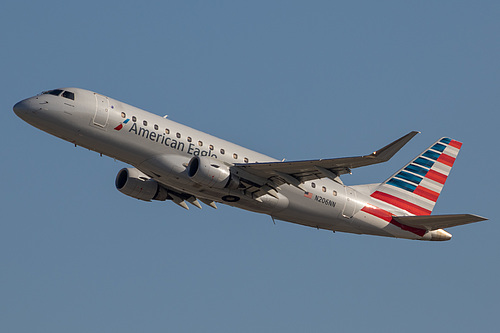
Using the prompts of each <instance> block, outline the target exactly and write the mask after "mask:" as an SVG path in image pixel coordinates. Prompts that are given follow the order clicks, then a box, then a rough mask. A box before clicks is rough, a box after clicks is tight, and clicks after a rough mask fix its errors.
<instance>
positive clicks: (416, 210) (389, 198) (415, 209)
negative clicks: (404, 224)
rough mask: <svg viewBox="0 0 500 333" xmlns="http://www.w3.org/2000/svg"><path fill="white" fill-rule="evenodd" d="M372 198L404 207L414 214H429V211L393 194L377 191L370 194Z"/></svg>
mask: <svg viewBox="0 0 500 333" xmlns="http://www.w3.org/2000/svg"><path fill="white" fill-rule="evenodd" d="M371 197H372V198H375V199H378V200H380V201H383V202H387V203H388V204H391V205H393V206H396V207H398V208H401V209H404V210H406V211H407V212H410V213H412V214H415V215H431V211H430V210H427V209H425V208H422V207H420V206H417V205H415V204H413V203H411V202H408V201H406V200H403V199H401V198H398V197H395V196H393V195H390V194H387V193H384V192H380V191H377V192H375V193H373V194H372V195H371Z"/></svg>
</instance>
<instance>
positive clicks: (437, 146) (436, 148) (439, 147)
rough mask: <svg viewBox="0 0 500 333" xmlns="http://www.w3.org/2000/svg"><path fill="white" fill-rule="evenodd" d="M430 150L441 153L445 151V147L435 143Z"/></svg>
mask: <svg viewBox="0 0 500 333" xmlns="http://www.w3.org/2000/svg"><path fill="white" fill-rule="evenodd" d="M431 149H434V150H437V151H440V152H443V151H444V150H445V149H446V146H445V145H442V144H440V143H436V144H435V145H434V146H432V147H431Z"/></svg>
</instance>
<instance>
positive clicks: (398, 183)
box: [387, 178, 417, 192]
mask: <svg viewBox="0 0 500 333" xmlns="http://www.w3.org/2000/svg"><path fill="white" fill-rule="evenodd" d="M387 184H389V185H392V186H396V187H399V188H402V189H403V190H407V191H410V192H413V191H415V189H416V188H417V187H416V186H415V185H412V184H410V183H407V182H405V181H402V180H400V179H397V178H392V179H391V180H389V181H388V182H387Z"/></svg>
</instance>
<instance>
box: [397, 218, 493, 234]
mask: <svg viewBox="0 0 500 333" xmlns="http://www.w3.org/2000/svg"><path fill="white" fill-rule="evenodd" d="M393 219H394V220H395V221H397V222H399V223H401V224H404V225H407V226H409V227H415V228H421V229H422V228H423V229H427V230H437V229H444V228H451V227H456V226H459V225H464V224H469V223H474V222H480V221H486V220H487V218H484V217H481V216H478V215H473V214H451V215H417V216H394V217H393Z"/></svg>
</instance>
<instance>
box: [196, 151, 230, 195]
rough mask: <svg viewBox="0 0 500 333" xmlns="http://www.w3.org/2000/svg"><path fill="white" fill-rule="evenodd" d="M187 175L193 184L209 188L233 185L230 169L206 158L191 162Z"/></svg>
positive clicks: (200, 157)
mask: <svg viewBox="0 0 500 333" xmlns="http://www.w3.org/2000/svg"><path fill="white" fill-rule="evenodd" d="M187 173H188V176H189V178H191V180H192V181H193V182H195V183H197V184H200V185H205V186H208V187H215V188H225V187H228V186H229V184H230V183H231V171H230V170H229V167H228V166H227V165H225V164H223V163H222V162H220V161H218V160H216V159H214V158H210V157H206V156H195V157H193V158H192V159H191V161H189V164H188V167H187Z"/></svg>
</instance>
